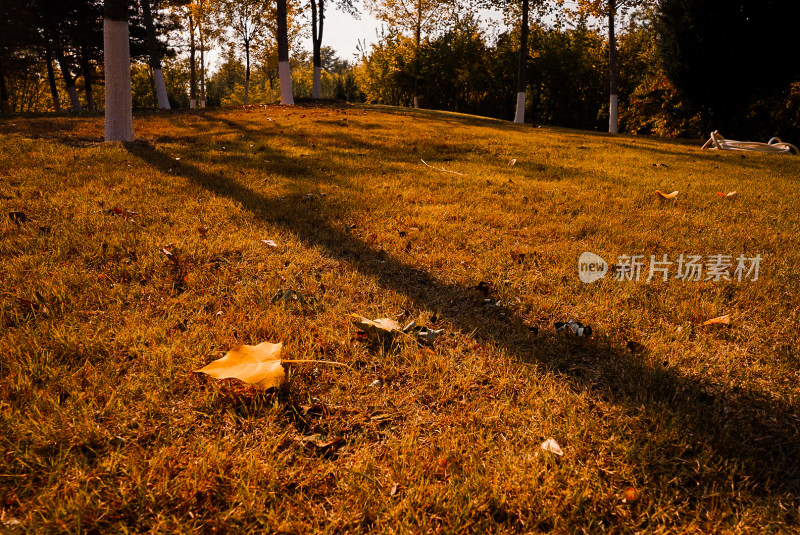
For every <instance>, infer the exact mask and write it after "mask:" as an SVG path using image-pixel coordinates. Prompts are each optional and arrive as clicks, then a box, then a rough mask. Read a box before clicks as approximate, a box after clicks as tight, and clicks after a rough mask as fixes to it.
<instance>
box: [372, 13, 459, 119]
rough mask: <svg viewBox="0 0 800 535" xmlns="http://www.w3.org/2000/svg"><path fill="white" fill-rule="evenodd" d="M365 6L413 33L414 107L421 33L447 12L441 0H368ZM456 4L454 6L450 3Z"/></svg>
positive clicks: (378, 16)
mask: <svg viewBox="0 0 800 535" xmlns="http://www.w3.org/2000/svg"><path fill="white" fill-rule="evenodd" d="M366 6H367V9H368V10H369V11H370V12H372V13H373V14H374V15H375V16H376V17H377V18H378V19H380V20H382V21H384V22H386V23H387V24H388V25H389V26H390V27H394V28H397V29H399V30H400V31H401V32H405V31H408V32H411V34H412V35H413V44H414V48H413V63H412V64H413V69H414V89H413V102H414V107H415V108H419V82H420V76H419V74H420V68H421V65H420V51H421V47H422V36H423V34H428V33H430V32H431V31H433V30H434V29H436V28H437V27H438V25H439V23H440V22H441V21H442V20H443V19H444V18H445V16H446V15H447V10H446V9H445V2H444V1H442V0H368V1H367V4H366ZM451 7H455V6H451Z"/></svg>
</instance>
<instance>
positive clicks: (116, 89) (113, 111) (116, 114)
mask: <svg viewBox="0 0 800 535" xmlns="http://www.w3.org/2000/svg"><path fill="white" fill-rule="evenodd" d="M103 58H104V64H105V72H106V110H105V116H106V117H105V119H106V121H105V139H106V141H133V140H134V134H133V112H132V102H131V57H130V36H129V34H128V0H105V6H104V16H103Z"/></svg>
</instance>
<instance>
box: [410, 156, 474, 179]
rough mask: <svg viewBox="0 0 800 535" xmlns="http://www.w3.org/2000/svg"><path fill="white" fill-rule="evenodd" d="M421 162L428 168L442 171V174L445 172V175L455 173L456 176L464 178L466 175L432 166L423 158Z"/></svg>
mask: <svg viewBox="0 0 800 535" xmlns="http://www.w3.org/2000/svg"><path fill="white" fill-rule="evenodd" d="M419 161H421V162H422V163H424V164H425V165H427V166H428V167H430V168H431V169H436V170H437V171H441V172H443V173H453V174H454V175H459V176H464V174H463V173H458V172H456V171H448V170H447V169H445V168H444V167H434V166H432V165H431V164H429V163H428V162H426V161H425V160H423V159H422V158H420V159H419Z"/></svg>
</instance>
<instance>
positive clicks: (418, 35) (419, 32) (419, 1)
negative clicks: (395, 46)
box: [414, 0, 422, 109]
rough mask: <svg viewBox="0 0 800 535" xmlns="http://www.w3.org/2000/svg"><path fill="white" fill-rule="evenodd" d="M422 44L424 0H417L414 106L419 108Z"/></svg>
mask: <svg viewBox="0 0 800 535" xmlns="http://www.w3.org/2000/svg"><path fill="white" fill-rule="evenodd" d="M421 45H422V0H417V26H416V28H414V108H415V109H418V108H419V71H420V64H419V52H420V50H419V48H420V46H421Z"/></svg>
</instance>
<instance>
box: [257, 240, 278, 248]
mask: <svg viewBox="0 0 800 535" xmlns="http://www.w3.org/2000/svg"><path fill="white" fill-rule="evenodd" d="M261 243H265V244H267V245H268V246H270V247H272V248H273V249H277V248H278V244H277V243H275V242H274V241H272V240H261Z"/></svg>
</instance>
